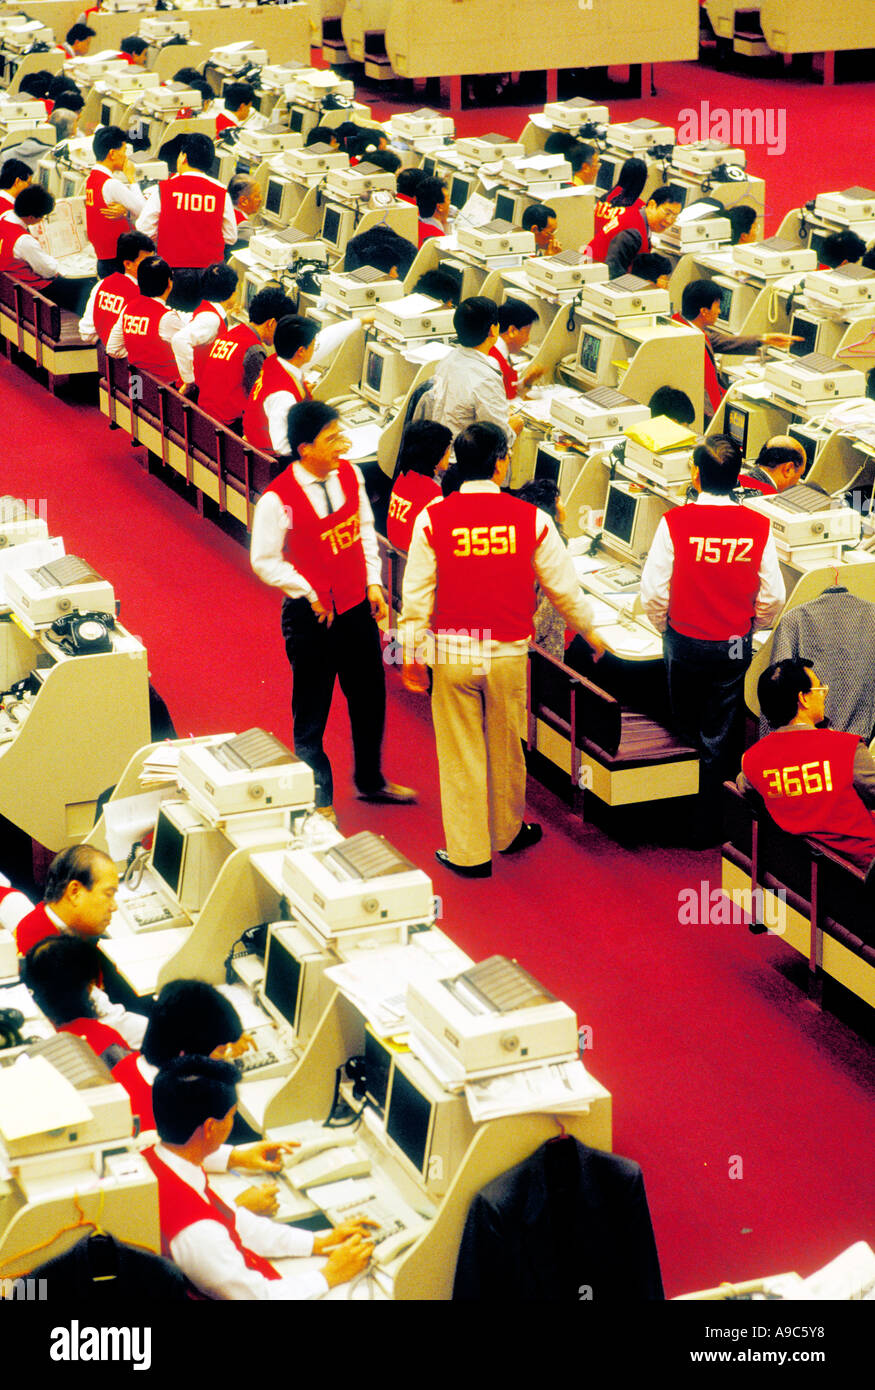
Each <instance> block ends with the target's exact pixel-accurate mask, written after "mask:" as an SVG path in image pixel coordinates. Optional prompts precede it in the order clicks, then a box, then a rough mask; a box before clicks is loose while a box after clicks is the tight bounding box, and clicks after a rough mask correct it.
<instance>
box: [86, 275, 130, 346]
mask: <svg viewBox="0 0 875 1390" xmlns="http://www.w3.org/2000/svg"><path fill="white" fill-rule="evenodd" d="M139 293H140V291H139V290H138V289H137V284H136V281H135V280H132V279H131V277H130V275H123V274H122V273H121V271H118V270H117V271H114V272H113V274H112V275H107V277H106V279H105V280H101V282H100V284H99V285H98V287H97V294H96V295H95V296H94V308H93V310H92V313H93V316H94V327H95V329H96V331H97V336H98V338H99V339H100V341H101V342H102V343H103V345H104V347H105V346H106V340H107V338H108V337H109V335H110V333H111V332H112V329H113V328H114V326H115V324H116V321H117V320H118V316H119V314H120V313H121V312H122V310H123V309H124V308H125V307H126V305H128V304H129V303H130V302H131V300H132V299H134V298H135V297H136V296H137V295H138V294H139Z"/></svg>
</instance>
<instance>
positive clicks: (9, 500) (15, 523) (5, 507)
mask: <svg viewBox="0 0 875 1390" xmlns="http://www.w3.org/2000/svg"><path fill="white" fill-rule="evenodd" d="M48 534H49V527H48V523H47V522H46V520H45V518H44V517H41V516H37V514H36V512H35V511H34V510H33V508H32V507H31V505H30V501H29V500H28V501H27V502H24V501H22V499H21V498H19V497H0V550H3V549H5V548H6V547H7V546H13V545H23V544H24V542H25V541H41V540H45V539H46V538H47V536H48Z"/></svg>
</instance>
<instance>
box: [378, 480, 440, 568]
mask: <svg viewBox="0 0 875 1390" xmlns="http://www.w3.org/2000/svg"><path fill="white" fill-rule="evenodd" d="M440 495H441V490H440V485H439V484H438V483H436V482H435V480H434V478H426V477H424V476H423V474H422V473H413V472H410V473H403V474H402V475H401V477H400V478H396V480H395V483H394V486H393V488H392V496H391V497H390V499H389V514H388V516H387V518H386V537H387V539H388V541H389V544H390V545H392V546H394V547H395V549H396V550H409V549H410V542H411V540H412V538H413V523H414V521H415V520H416V518H417V517H418V516H419V513H420V512H421V511H422V509H423V507H427V506H428V504H429V502H433V501H434V499H435V498H436V497H440Z"/></svg>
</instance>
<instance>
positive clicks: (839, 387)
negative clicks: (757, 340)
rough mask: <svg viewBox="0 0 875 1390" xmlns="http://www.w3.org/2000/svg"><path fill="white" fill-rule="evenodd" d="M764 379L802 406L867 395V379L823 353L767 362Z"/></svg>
mask: <svg viewBox="0 0 875 1390" xmlns="http://www.w3.org/2000/svg"><path fill="white" fill-rule="evenodd" d="M763 376H764V379H765V380H766V381H767V382H769V383H770V385H772V386H774V388H775V390H776V391H777V392H778V393H779V394H780V395H782V396H785V397H786V398H787V400H790V401H794V402H795V403H796V404H798V405H807V406H811V405H819V404H822V403H823V402H826V401H835V400H844V399H846V398H847V397H850V396H865V394H866V378H865V376H864V375H863V373H862V372H861V371H859V370H858V369H857V368H856V367H849V366H846V364H845V363H844V362H837V361H836V360H835V358H834V357H825V356H824V355H823V353H820V352H808V353H806V354H805V356H804V357H788V358H785V359H783V360H782V361H779V362H767V363H766V367H765V371H764V373H763Z"/></svg>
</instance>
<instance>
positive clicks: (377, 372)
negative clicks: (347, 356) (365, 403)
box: [365, 348, 385, 392]
mask: <svg viewBox="0 0 875 1390" xmlns="http://www.w3.org/2000/svg"><path fill="white" fill-rule="evenodd" d="M384 364H385V359H384V357H383V356H382V354H381V353H379V352H375V351H374V349H373V348H371V349H369V351H368V355H367V357H366V359H365V385H366V386H370V388H371V390H372V391H377V392H379V390H380V387H381V386H382V385H383V366H384Z"/></svg>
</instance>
